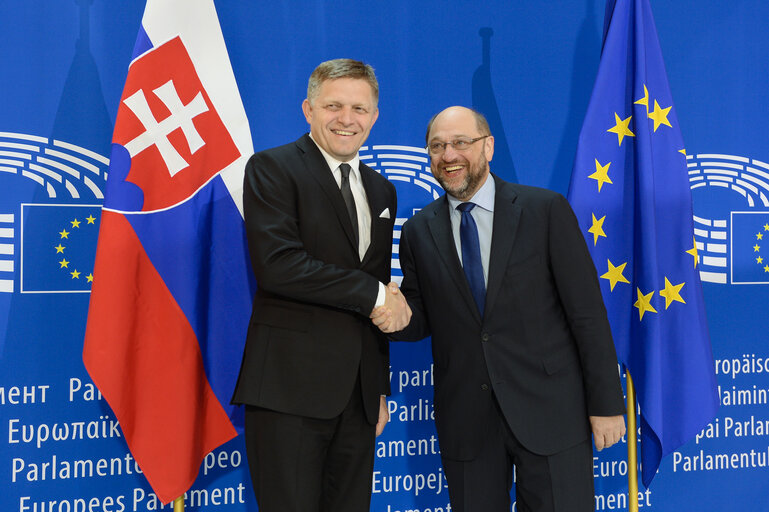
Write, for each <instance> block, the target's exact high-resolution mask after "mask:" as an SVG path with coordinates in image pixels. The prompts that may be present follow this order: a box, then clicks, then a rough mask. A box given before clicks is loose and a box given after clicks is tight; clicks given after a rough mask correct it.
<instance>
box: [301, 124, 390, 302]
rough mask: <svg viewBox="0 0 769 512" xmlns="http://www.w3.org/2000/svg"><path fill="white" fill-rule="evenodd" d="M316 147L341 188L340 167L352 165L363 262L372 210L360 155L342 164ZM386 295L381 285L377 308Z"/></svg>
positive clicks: (353, 191) (368, 239)
mask: <svg viewBox="0 0 769 512" xmlns="http://www.w3.org/2000/svg"><path fill="white" fill-rule="evenodd" d="M310 139H312V141H313V142H315V139H313V138H312V134H310ZM315 145H316V146H318V149H319V150H320V153H321V154H322V155H323V158H324V159H325V160H326V163H327V164H328V168H329V169H331V174H332V175H333V176H334V180H336V186H337V187H340V188H341V186H342V171H341V170H340V169H339V165H341V164H343V163H347V164H349V165H350V168H351V171H350V191H351V192H352V197H353V199H355V211H356V213H357V214H358V256H359V257H360V259H361V261H362V260H363V257H364V256H365V255H366V251H368V246H369V245H371V209H370V208H369V205H368V197H366V189H365V188H363V180H362V179H361V177H360V169H359V166H360V156H359V155H358V153H355V156H354V157H353V158H352V159H351V160H349V161H347V162H342V161H341V160H337V159H336V158H334V157H333V156H331V155H329V154H328V153H327V152H326V150H324V149H323V148H322V147H320V145H319V144H318V143H317V142H315ZM385 293H386V290H385V285H384V284H383V283H379V292H378V293H377V298H376V306H382V305H383V304H384V302H385Z"/></svg>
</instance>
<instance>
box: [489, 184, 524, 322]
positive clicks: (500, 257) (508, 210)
mask: <svg viewBox="0 0 769 512" xmlns="http://www.w3.org/2000/svg"><path fill="white" fill-rule="evenodd" d="M494 181H495V184H496V195H495V199H494V222H493V227H492V237H491V254H490V256H489V284H488V289H487V290H486V308H485V309H486V311H491V309H492V308H493V307H494V300H495V299H496V298H497V294H498V293H499V287H500V286H501V285H502V278H503V277H504V275H505V268H506V267H507V261H508V260H509V259H510V253H511V251H512V249H513V245H514V244H515V235H516V232H517V231H518V224H519V222H520V219H521V208H520V207H519V206H518V205H516V204H515V199H516V197H517V194H516V193H515V190H514V189H513V187H512V186H511V185H510V184H509V183H505V182H503V181H501V180H498V179H496V177H494Z"/></svg>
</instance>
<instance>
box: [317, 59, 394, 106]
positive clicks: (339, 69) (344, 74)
mask: <svg viewBox="0 0 769 512" xmlns="http://www.w3.org/2000/svg"><path fill="white" fill-rule="evenodd" d="M338 78H355V79H359V80H365V81H367V82H368V84H369V85H370V86H371V92H372V93H373V94H374V103H375V104H376V103H378V102H379V83H378V82H377V79H376V75H375V74H374V68H372V67H371V66H370V65H368V64H366V63H364V62H361V61H359V60H353V59H334V60H327V61H326V62H321V63H320V64H319V65H318V67H317V68H315V71H313V72H312V74H311V75H310V80H309V82H308V83H307V100H308V101H309V102H310V104H312V103H313V102H314V101H315V98H317V97H318V93H319V92H320V86H321V84H322V83H323V82H325V81H327V80H336V79H338Z"/></svg>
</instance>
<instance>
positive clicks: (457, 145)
mask: <svg viewBox="0 0 769 512" xmlns="http://www.w3.org/2000/svg"><path fill="white" fill-rule="evenodd" d="M486 137H489V135H481V136H480V137H476V138H474V139H457V140H453V141H451V142H439V141H437V140H435V141H433V142H431V143H430V144H428V145H427V146H426V149H427V152H428V153H430V154H431V155H433V156H437V155H442V154H443V152H444V151H446V146H451V147H452V148H454V151H459V152H460V153H461V152H462V151H467V150H468V149H470V146H472V145H473V144H475V143H476V142H478V141H479V140H481V139H485V138H486Z"/></svg>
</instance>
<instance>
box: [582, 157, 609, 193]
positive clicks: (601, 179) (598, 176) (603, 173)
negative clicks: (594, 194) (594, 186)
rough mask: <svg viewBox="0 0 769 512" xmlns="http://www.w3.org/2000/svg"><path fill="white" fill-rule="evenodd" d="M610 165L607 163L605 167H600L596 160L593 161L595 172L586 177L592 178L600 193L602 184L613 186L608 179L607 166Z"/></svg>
mask: <svg viewBox="0 0 769 512" xmlns="http://www.w3.org/2000/svg"><path fill="white" fill-rule="evenodd" d="M610 165H611V162H609V163H608V164H606V165H601V164H600V163H598V159H597V158H596V159H595V172H594V173H593V174H591V175H590V176H588V178H592V179H594V180H595V181H597V182H598V192H599V193H600V192H601V187H602V186H603V184H604V183H608V184H609V185H613V183H612V182H611V178H609V166H610Z"/></svg>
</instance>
